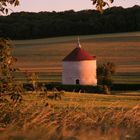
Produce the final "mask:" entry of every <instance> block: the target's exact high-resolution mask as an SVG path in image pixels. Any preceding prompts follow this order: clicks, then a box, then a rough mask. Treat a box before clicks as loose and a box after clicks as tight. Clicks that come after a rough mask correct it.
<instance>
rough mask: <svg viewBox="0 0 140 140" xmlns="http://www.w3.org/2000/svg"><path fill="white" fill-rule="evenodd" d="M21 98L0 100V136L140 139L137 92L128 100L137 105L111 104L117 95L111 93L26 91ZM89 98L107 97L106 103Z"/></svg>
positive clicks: (16, 139)
mask: <svg viewBox="0 0 140 140" xmlns="http://www.w3.org/2000/svg"><path fill="white" fill-rule="evenodd" d="M78 98H79V100H78ZM84 98H85V101H84ZM117 98H118V100H122V102H123V101H125V99H127V100H128V103H129V102H130V99H131V97H128V96H127V97H126V98H125V97H124V96H123V97H122V96H118V97H117ZM137 98H138V100H137ZM24 99H25V101H23V102H22V103H21V104H19V105H17V106H14V105H13V104H2V103H1V104H0V140H140V133H139V132H140V106H139V104H138V102H139V97H138V96H136V97H135V98H134V97H132V100H131V102H135V101H137V106H131V107H130V106H129V107H128V108H127V107H121V106H118V107H117V106H116V107H114V105H113V102H114V99H116V97H113V96H110V95H108V96H107V95H95V96H94V95H81V94H79V95H77V94H73V95H72V94H66V95H64V97H63V98H62V100H58V101H52V100H48V99H46V98H45V97H43V98H42V97H39V96H38V95H37V94H36V95H35V94H29V95H25V97H24ZM74 99H75V100H74ZM92 99H93V102H95V100H96V99H97V100H102V103H103V104H104V102H105V101H107V100H108V106H105V107H101V106H95V104H92ZM103 99H104V101H103ZM111 99H112V101H111ZM88 100H90V101H89V103H88V104H87V102H88ZM116 102H117V99H116ZM109 104H110V105H109ZM111 104H112V105H111Z"/></svg>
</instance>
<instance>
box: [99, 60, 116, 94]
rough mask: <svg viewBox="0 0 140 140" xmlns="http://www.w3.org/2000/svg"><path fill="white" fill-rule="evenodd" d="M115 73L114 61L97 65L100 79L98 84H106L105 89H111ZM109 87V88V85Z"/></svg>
mask: <svg viewBox="0 0 140 140" xmlns="http://www.w3.org/2000/svg"><path fill="white" fill-rule="evenodd" d="M114 73H115V64H114V63H112V62H107V63H104V64H101V65H99V66H98V67H97V79H98V85H103V86H105V91H107V90H108V89H110V87H111V86H112V82H113V79H112V75H113V74H114ZM106 86H107V87H108V89H107V87H106Z"/></svg>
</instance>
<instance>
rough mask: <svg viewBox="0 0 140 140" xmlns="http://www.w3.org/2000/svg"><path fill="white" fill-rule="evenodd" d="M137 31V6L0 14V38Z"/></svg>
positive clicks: (139, 14)
mask: <svg viewBox="0 0 140 140" xmlns="http://www.w3.org/2000/svg"><path fill="white" fill-rule="evenodd" d="M131 31H140V6H134V7H132V8H126V9H124V8H122V7H112V8H108V9H106V10H105V11H104V12H103V14H101V13H100V12H99V11H97V10H83V11H78V12H75V11H73V10H69V11H64V12H55V11H53V12H39V13H33V12H19V13H12V14H10V15H8V16H0V37H6V38H7V37H8V38H10V39H33V38H45V37H54V36H66V35H88V34H102V33H117V32H131Z"/></svg>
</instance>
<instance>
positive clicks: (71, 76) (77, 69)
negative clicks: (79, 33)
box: [62, 39, 97, 85]
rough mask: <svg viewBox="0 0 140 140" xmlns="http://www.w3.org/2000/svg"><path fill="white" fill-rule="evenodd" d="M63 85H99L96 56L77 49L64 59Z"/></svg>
mask: <svg viewBox="0 0 140 140" xmlns="http://www.w3.org/2000/svg"><path fill="white" fill-rule="evenodd" d="M62 65H63V71H62V83H63V84H66V85H76V84H79V85H97V78H96V56H91V55H90V54H88V53H87V52H86V51H85V50H84V49H83V48H81V45H80V42H79V39H78V43H77V47H76V48H75V49H74V50H73V51H72V52H71V53H70V54H69V55H67V56H66V57H65V58H64V59H63V64H62Z"/></svg>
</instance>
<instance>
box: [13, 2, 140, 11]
mask: <svg viewBox="0 0 140 140" xmlns="http://www.w3.org/2000/svg"><path fill="white" fill-rule="evenodd" d="M20 1H21V2H20V6H18V7H16V8H15V7H12V8H11V9H12V10H13V11H14V12H19V11H29V12H40V11H57V12H58V11H65V10H71V9H73V10H75V11H79V10H85V9H95V7H94V6H93V5H92V1H91V0H20ZM108 1H109V0H108ZM134 5H140V0H114V3H113V4H111V5H110V6H122V7H125V8H126V7H132V6H134Z"/></svg>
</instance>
